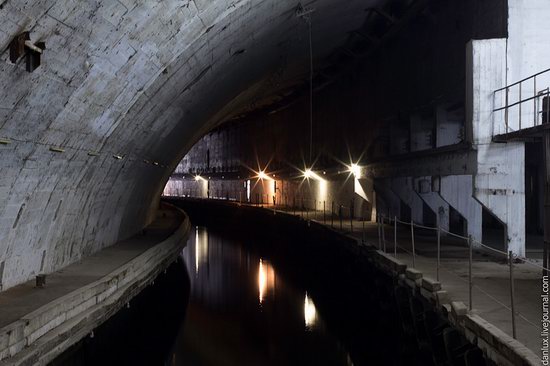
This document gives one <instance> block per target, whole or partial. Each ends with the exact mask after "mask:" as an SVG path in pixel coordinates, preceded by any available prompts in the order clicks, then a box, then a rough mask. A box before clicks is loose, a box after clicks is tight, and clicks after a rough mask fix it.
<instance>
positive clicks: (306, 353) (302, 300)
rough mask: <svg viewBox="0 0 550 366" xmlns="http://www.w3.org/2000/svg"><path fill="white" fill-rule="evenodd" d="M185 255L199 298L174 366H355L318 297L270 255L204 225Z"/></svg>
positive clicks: (193, 290) (193, 299) (192, 305)
mask: <svg viewBox="0 0 550 366" xmlns="http://www.w3.org/2000/svg"><path fill="white" fill-rule="evenodd" d="M248 244H251V243H248ZM183 257H184V259H185V263H186V267H187V269H188V271H189V277H190V282H191V295H190V299H189V305H188V308H187V315H186V319H185V321H184V326H183V328H182V330H181V333H180V335H179V337H178V342H177V346H176V347H175V351H174V354H173V356H172V363H171V364H172V365H182V366H183V365H193V366H203V365H342V366H350V365H353V362H352V360H351V358H350V355H349V354H348V352H347V351H346V348H345V347H344V346H343V345H342V344H341V343H340V342H339V340H338V339H337V338H336V337H334V336H333V335H332V334H331V333H330V331H329V330H328V329H327V326H326V324H325V322H324V320H323V315H322V313H321V312H320V311H319V310H318V309H317V307H316V305H315V298H314V297H313V296H311V295H310V294H309V293H308V292H307V289H305V288H304V287H303V286H302V285H301V284H298V283H293V281H292V280H290V279H289V278H286V277H285V271H284V268H283V267H279V266H277V264H275V263H273V261H271V260H270V258H269V256H266V255H261V254H259V253H258V252H255V251H254V250H253V249H252V248H251V247H250V246H249V245H247V243H243V242H241V241H239V240H235V239H227V238H224V235H223V234H220V233H216V232H215V231H212V230H208V229H207V228H204V227H196V228H195V230H194V233H193V235H192V238H191V239H190V240H189V243H188V246H187V247H186V248H185V250H184V251H183ZM306 267H307V266H304V270H305V269H306Z"/></svg>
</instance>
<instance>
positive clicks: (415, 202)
mask: <svg viewBox="0 0 550 366" xmlns="http://www.w3.org/2000/svg"><path fill="white" fill-rule="evenodd" d="M391 188H392V191H394V192H395V194H396V195H397V196H398V197H399V198H400V199H401V200H402V201H403V202H405V204H407V206H409V207H410V209H411V218H412V220H413V221H414V222H416V223H419V224H423V223H424V216H423V210H424V207H423V206H424V205H423V202H422V199H420V197H419V196H418V194H417V193H416V192H415V190H414V187H413V178H412V177H400V178H394V179H392V185H391Z"/></svg>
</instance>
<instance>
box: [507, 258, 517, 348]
mask: <svg viewBox="0 0 550 366" xmlns="http://www.w3.org/2000/svg"><path fill="white" fill-rule="evenodd" d="M508 263H510V308H511V310H512V337H514V339H517V336H516V311H515V293H514V254H513V253H512V251H511V250H510V251H509V252H508Z"/></svg>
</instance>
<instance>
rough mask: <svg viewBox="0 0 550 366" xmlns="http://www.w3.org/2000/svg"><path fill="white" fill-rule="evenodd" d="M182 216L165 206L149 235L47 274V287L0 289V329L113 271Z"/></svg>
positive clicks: (173, 227) (161, 236)
mask: <svg viewBox="0 0 550 366" xmlns="http://www.w3.org/2000/svg"><path fill="white" fill-rule="evenodd" d="M181 216H182V215H181V214H180V213H179V212H177V211H175V210H174V209H170V208H168V207H165V208H163V209H160V210H159V211H158V214H157V217H156V219H155V220H154V221H153V223H151V224H150V225H149V226H148V227H147V229H146V232H145V235H142V234H139V235H136V236H134V237H132V238H130V239H127V240H123V241H121V242H119V243H117V244H115V245H113V246H110V247H108V248H106V249H103V250H101V251H99V252H97V253H95V254H93V255H91V256H89V257H86V258H84V259H83V260H82V261H80V262H78V263H75V264H72V265H70V266H68V267H66V268H64V269H63V270H60V271H57V272H55V273H51V274H49V275H48V276H47V283H46V286H45V287H44V288H36V287H35V282H34V281H28V282H26V283H24V284H21V285H19V286H16V287H13V288H10V289H8V290H6V291H3V292H0V328H2V327H4V326H7V325H9V324H11V323H13V322H15V321H17V320H19V319H21V318H22V317H24V316H25V315H27V314H29V313H31V312H33V311H34V310H36V309H38V308H40V307H42V306H44V305H46V304H48V303H50V302H52V301H54V300H56V299H58V298H61V297H62V296H65V295H67V294H69V293H71V292H72V291H75V290H77V289H79V288H82V287H84V286H86V285H88V284H91V283H93V282H94V281H97V280H98V279H100V278H102V277H104V276H106V275H108V274H110V273H111V272H113V271H114V270H116V269H117V268H119V267H121V266H122V265H124V264H126V263H128V262H129V261H131V260H132V259H134V258H136V257H137V256H139V255H140V254H142V253H144V252H145V251H147V249H150V248H151V247H154V246H155V245H156V244H158V243H160V242H162V241H163V240H165V239H167V238H168V237H170V236H171V235H172V233H174V231H175V230H176V229H177V228H178V227H179V225H180V224H181V221H182V217H181Z"/></svg>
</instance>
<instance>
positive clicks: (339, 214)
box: [338, 205, 343, 230]
mask: <svg viewBox="0 0 550 366" xmlns="http://www.w3.org/2000/svg"><path fill="white" fill-rule="evenodd" d="M342 208H343V206H342V205H340V208H339V209H338V216H340V230H342V219H343V218H342Z"/></svg>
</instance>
